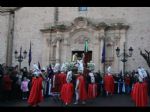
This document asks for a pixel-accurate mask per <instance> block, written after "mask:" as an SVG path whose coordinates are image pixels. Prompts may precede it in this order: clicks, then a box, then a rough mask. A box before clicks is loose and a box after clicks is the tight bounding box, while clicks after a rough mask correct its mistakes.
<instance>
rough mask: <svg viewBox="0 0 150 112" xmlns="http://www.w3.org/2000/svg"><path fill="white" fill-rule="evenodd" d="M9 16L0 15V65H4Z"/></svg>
mask: <svg viewBox="0 0 150 112" xmlns="http://www.w3.org/2000/svg"><path fill="white" fill-rule="evenodd" d="M8 25H9V14H0V26H1V28H0V63H6V51H7V36H8Z"/></svg>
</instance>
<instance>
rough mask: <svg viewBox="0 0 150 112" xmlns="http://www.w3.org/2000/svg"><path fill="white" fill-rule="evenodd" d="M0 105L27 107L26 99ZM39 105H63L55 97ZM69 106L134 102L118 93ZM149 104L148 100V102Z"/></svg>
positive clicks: (127, 105) (102, 105) (122, 105)
mask: <svg viewBox="0 0 150 112" xmlns="http://www.w3.org/2000/svg"><path fill="white" fill-rule="evenodd" d="M0 106H1V107H7V106H8V107H28V103H27V100H13V101H5V102H2V101H0ZM39 106H40V107H62V106H65V105H64V104H63V103H62V102H61V101H60V100H59V99H58V98H57V97H48V98H45V99H44V101H43V102H41V103H40V104H39ZM69 106H71V107H76V106H82V107H83V106H84V107H89V106H90V107H106V106H110V107H135V104H134V102H133V101H132V100H131V97H130V96H129V95H124V94H123V95H118V94H115V95H113V96H108V97H106V96H99V97H97V98H96V99H94V100H88V101H87V102H86V104H84V105H83V104H81V103H79V104H78V105H75V104H73V103H72V104H70V105H69ZM148 106H150V102H149V104H148Z"/></svg>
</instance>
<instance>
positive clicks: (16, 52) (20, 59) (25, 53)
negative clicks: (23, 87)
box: [14, 47, 27, 71]
mask: <svg viewBox="0 0 150 112" xmlns="http://www.w3.org/2000/svg"><path fill="white" fill-rule="evenodd" d="M14 53H15V59H16V60H17V61H18V62H19V71H20V69H21V62H22V61H23V60H24V59H25V58H26V56H27V51H26V50H24V52H23V54H22V47H20V54H19V55H18V51H17V50H15V52H14Z"/></svg>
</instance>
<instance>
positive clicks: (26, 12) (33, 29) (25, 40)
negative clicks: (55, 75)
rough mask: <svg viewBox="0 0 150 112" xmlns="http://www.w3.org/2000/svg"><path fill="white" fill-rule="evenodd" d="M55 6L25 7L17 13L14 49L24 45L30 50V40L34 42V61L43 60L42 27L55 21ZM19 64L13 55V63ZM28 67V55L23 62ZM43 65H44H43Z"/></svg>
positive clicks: (24, 47) (23, 47)
mask: <svg viewBox="0 0 150 112" xmlns="http://www.w3.org/2000/svg"><path fill="white" fill-rule="evenodd" d="M53 15H54V8H53V7H34V8H32V7H23V8H21V9H20V10H18V11H17V12H16V14H15V28H14V50H15V49H17V50H19V48H20V47H21V46H22V49H23V50H24V49H26V50H27V51H28V52H29V47H30V41H31V43H32V63H31V64H33V63H38V61H39V62H41V61H42V55H43V54H42V50H43V46H44V45H43V41H44V40H45V39H43V36H42V33H41V31H40V29H42V28H43V27H44V24H45V23H53V22H54V16H53ZM15 64H17V62H16V61H15V59H14V57H13V65H15ZM23 66H27V67H28V56H27V59H25V60H24V61H23V62H22V67H23ZM41 66H42V65H41Z"/></svg>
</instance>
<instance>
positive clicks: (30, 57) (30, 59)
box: [28, 41, 32, 67]
mask: <svg viewBox="0 0 150 112" xmlns="http://www.w3.org/2000/svg"><path fill="white" fill-rule="evenodd" d="M31 61H32V54H31V41H30V49H29V60H28V63H29V67H30V64H31Z"/></svg>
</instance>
